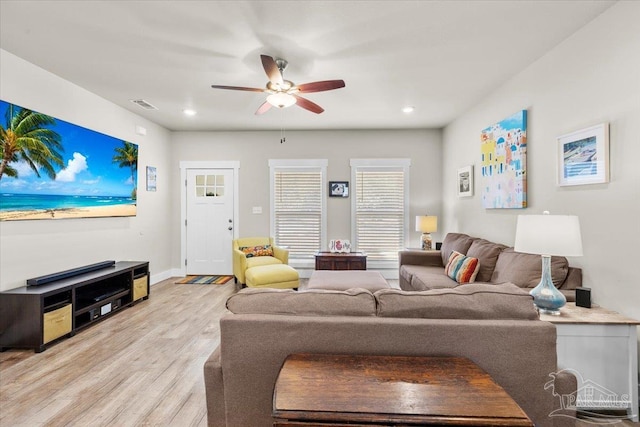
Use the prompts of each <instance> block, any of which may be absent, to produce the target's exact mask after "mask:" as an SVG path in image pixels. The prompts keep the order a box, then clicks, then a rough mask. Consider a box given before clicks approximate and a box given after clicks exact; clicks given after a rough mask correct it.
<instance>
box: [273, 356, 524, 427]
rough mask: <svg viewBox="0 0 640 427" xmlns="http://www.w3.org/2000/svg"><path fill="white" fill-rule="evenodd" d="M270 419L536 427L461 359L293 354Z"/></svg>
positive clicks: (328, 423)
mask: <svg viewBox="0 0 640 427" xmlns="http://www.w3.org/2000/svg"><path fill="white" fill-rule="evenodd" d="M273 419H274V426H278V427H285V426H301V425H305V426H320V425H322V426H342V425H347V424H348V425H349V426H354V425H367V426H389V425H393V426H403V425H404V426H416V425H447V426H485V425H491V426H533V423H532V422H531V421H530V420H529V418H528V417H527V416H526V415H525V413H524V412H523V411H522V409H521V408H520V407H519V406H518V404H517V403H515V402H514V401H513V399H511V397H510V396H509V395H508V394H507V393H506V392H505V391H504V389H503V388H502V387H500V386H499V385H498V384H496V383H495V382H494V381H493V379H492V378H491V377H490V376H489V375H488V374H487V373H486V372H484V371H483V370H482V369H480V368H479V367H478V366H477V365H476V364H474V363H473V362H471V361H470V360H468V359H465V358H461V357H410V356H364V355H320V354H293V355H290V356H289V357H288V358H287V359H286V360H285V362H284V365H283V366H282V369H281V370H280V374H279V375H278V380H277V382H276V385H275V389H274V394H273ZM320 423H322V424H320ZM358 423H360V424H358Z"/></svg>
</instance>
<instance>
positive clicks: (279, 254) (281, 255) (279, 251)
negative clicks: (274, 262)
mask: <svg viewBox="0 0 640 427" xmlns="http://www.w3.org/2000/svg"><path fill="white" fill-rule="evenodd" d="M273 256H274V257H276V258H278V259H279V260H280V261H282V263H283V264H289V249H285V248H281V247H279V246H274V247H273Z"/></svg>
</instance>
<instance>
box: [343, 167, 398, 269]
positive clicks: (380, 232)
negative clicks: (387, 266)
mask: <svg viewBox="0 0 640 427" xmlns="http://www.w3.org/2000/svg"><path fill="white" fill-rule="evenodd" d="M352 166H353V165H352ZM407 174H408V170H407V168H405V167H404V166H391V165H388V166H382V167H381V166H356V167H355V170H354V172H353V177H354V180H355V191H354V194H353V197H354V202H353V204H352V206H353V209H354V212H353V221H352V222H353V227H354V230H353V232H354V235H355V241H356V242H357V248H358V250H359V251H364V252H366V253H367V256H368V257H367V258H368V260H370V261H372V262H375V261H392V262H397V260H398V251H399V250H402V249H404V247H405V236H406V234H407V229H408V228H407V227H408V225H407V215H408V214H407V206H408V188H407V187H408V184H407V178H408V177H407V176H406V175H407Z"/></svg>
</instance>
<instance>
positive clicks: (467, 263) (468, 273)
mask: <svg viewBox="0 0 640 427" xmlns="http://www.w3.org/2000/svg"><path fill="white" fill-rule="evenodd" d="M478 270H480V261H478V258H473V257H469V256H465V255H463V254H461V253H460V252H458V251H453V252H451V256H449V261H448V262H447V265H446V266H445V267H444V272H445V274H446V275H447V276H449V277H451V278H452V279H453V280H455V281H456V282H458V283H473V281H474V280H476V276H477V275H478Z"/></svg>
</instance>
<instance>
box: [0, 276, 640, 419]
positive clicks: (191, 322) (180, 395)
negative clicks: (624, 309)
mask: <svg viewBox="0 0 640 427" xmlns="http://www.w3.org/2000/svg"><path fill="white" fill-rule="evenodd" d="M174 281H175V279H168V280H165V281H164V282H161V283H158V284H157V285H155V286H153V287H152V288H151V297H150V298H149V300H147V301H143V302H141V303H138V304H136V305H135V306H134V307H131V308H127V309H125V310H123V311H122V312H120V313H119V314H117V315H114V316H112V317H110V318H108V319H105V320H104V321H102V322H99V323H97V324H96V325H94V326H92V327H90V328H88V329H85V330H83V331H82V332H80V333H79V334H77V335H76V336H75V337H72V338H69V339H63V340H61V341H60V342H58V343H57V344H55V345H53V346H51V347H50V348H49V349H47V350H46V351H44V352H43V353H40V354H35V353H33V351H26V350H9V351H6V352H4V353H0V426H2V427H5V426H7V427H9V426H12V427H14V426H15V427H22V426H24V427H35V426H88V425H91V426H117V427H126V426H179V427H182V426H199V427H200V426H206V424H207V419H206V417H207V414H206V406H205V393H204V382H203V373H202V372H203V371H202V368H203V365H204V362H205V360H206V359H207V357H209V355H210V354H211V352H212V351H213V350H214V349H215V348H216V347H217V346H218V343H219V341H220V332H219V328H218V320H219V318H220V316H221V315H222V314H223V313H224V311H225V308H224V303H225V301H226V299H227V297H228V296H229V295H231V294H232V293H233V292H234V290H235V285H234V284H233V281H232V282H230V283H228V284H226V285H222V286H216V285H176V284H174V283H173V282H174ZM616 425H617V426H622V425H625V426H636V427H637V426H638V424H637V423H635V424H634V423H631V422H629V421H625V422H623V423H618V424H616ZM578 426H579V427H592V426H594V424H590V423H583V422H579V423H578ZM247 427H250V426H247Z"/></svg>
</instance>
